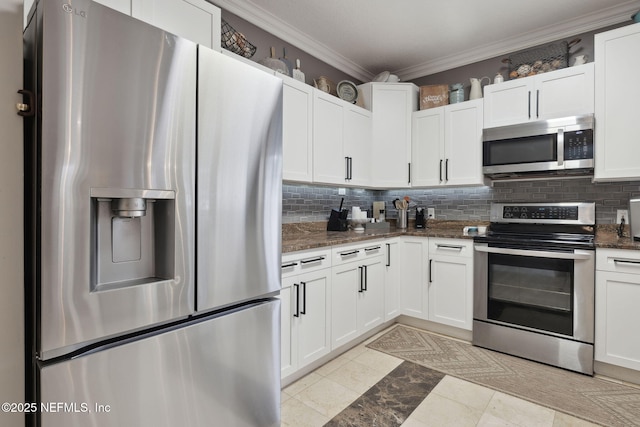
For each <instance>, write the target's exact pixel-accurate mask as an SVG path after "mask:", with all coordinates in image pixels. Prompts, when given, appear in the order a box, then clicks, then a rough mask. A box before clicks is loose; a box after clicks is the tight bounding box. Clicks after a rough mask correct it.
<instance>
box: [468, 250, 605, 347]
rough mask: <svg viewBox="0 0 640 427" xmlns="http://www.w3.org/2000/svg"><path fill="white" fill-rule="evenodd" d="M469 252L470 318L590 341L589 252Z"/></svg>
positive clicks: (592, 259) (592, 260) (591, 276)
mask: <svg viewBox="0 0 640 427" xmlns="http://www.w3.org/2000/svg"><path fill="white" fill-rule="evenodd" d="M474 248H475V258H474V270H475V272H474V275H475V277H474V278H475V292H474V319H476V320H481V321H485V322H489V323H495V324H501V325H504V326H510V327H515V328H520V329H526V330H530V331H534V332H541V333H545V334H548V335H555V336H561V337H563V338H569V339H572V340H576V341H581V342H586V343H593V334H594V332H593V330H594V284H595V279H594V276H595V272H594V265H595V264H594V263H595V251H593V250H579V249H568V250H558V249H557V248H554V249H543V248H539V247H536V248H528V247H524V246H523V247H513V246H503V245H499V244H491V243H476V244H475V245H474Z"/></svg>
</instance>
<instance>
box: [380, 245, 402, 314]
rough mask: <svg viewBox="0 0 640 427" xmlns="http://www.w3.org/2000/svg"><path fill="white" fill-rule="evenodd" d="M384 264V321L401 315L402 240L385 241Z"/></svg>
mask: <svg viewBox="0 0 640 427" xmlns="http://www.w3.org/2000/svg"><path fill="white" fill-rule="evenodd" d="M384 246H385V248H386V251H385V252H386V253H385V257H386V259H385V264H384V320H385V321H387V320H391V319H393V318H395V317H397V316H399V315H400V313H401V312H400V281H401V278H402V265H401V260H402V257H401V255H400V250H401V248H402V244H401V240H400V238H394V239H389V240H387V241H385V243H384Z"/></svg>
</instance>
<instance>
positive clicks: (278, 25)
mask: <svg viewBox="0 0 640 427" xmlns="http://www.w3.org/2000/svg"><path fill="white" fill-rule="evenodd" d="M207 1H209V2H211V3H213V4H215V5H216V6H218V7H219V8H222V9H224V10H227V11H229V12H231V13H233V14H234V15H237V16H239V17H240V18H242V19H244V20H246V21H248V22H250V23H252V24H253V25H255V26H257V27H259V28H262V29H263V30H265V31H267V32H268V33H270V34H273V35H274V36H276V37H278V38H281V39H282V40H284V41H286V42H287V43H290V44H291V45H293V46H296V47H297V48H299V49H301V50H303V51H305V52H307V53H308V54H309V55H311V56H314V57H315V58H318V59H319V60H321V61H323V62H325V63H327V64H329V65H331V66H332V67H334V68H337V69H338V70H340V71H342V72H344V73H346V74H348V75H350V76H353V77H355V78H357V79H359V80H361V81H363V82H367V81H370V80H371V79H372V78H373V76H374V74H373V73H371V72H369V71H367V70H366V69H364V68H363V67H361V66H360V65H358V64H356V63H355V62H353V61H351V60H349V59H348V58H346V57H344V56H342V55H340V54H338V53H337V52H335V51H333V50H331V49H330V48H328V47H327V46H325V45H324V44H322V43H321V42H319V41H318V40H314V39H312V38H311V37H309V36H308V35H306V34H304V33H302V32H300V31H299V30H298V29H296V28H294V27H292V26H291V25H289V24H288V23H286V22H284V21H283V20H281V19H280V18H278V17H277V16H275V15H273V14H272V13H270V12H268V11H266V10H264V9H262V8H260V7H258V6H256V5H255V4H253V3H252V2H250V1H242V2H235V1H233V0H207Z"/></svg>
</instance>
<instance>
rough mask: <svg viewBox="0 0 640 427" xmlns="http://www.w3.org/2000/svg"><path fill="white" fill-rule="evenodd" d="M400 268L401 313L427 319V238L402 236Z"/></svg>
mask: <svg viewBox="0 0 640 427" xmlns="http://www.w3.org/2000/svg"><path fill="white" fill-rule="evenodd" d="M401 251H402V268H401V273H400V274H398V278H397V280H398V281H399V282H400V307H401V309H402V314H405V315H407V316H412V317H417V318H419V319H425V320H426V319H427V317H428V305H427V302H428V294H427V291H428V289H427V284H426V280H427V277H428V274H429V264H428V262H427V261H428V257H429V239H427V238H424V237H404V238H403V239H402V248H401Z"/></svg>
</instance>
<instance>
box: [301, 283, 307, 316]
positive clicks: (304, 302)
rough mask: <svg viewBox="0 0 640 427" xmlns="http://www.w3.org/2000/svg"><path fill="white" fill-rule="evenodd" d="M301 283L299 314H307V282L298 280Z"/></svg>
mask: <svg viewBox="0 0 640 427" xmlns="http://www.w3.org/2000/svg"><path fill="white" fill-rule="evenodd" d="M300 284H301V285H302V310H300V314H307V282H300Z"/></svg>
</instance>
